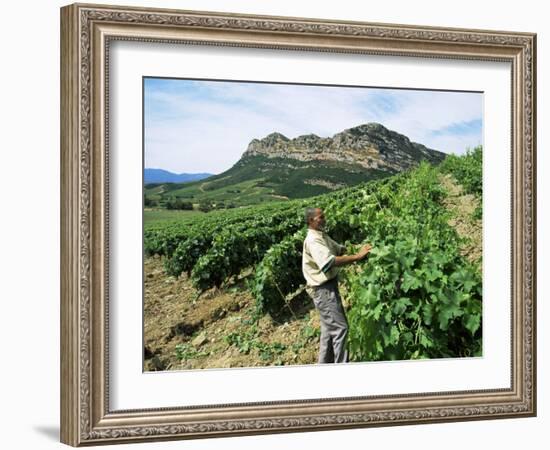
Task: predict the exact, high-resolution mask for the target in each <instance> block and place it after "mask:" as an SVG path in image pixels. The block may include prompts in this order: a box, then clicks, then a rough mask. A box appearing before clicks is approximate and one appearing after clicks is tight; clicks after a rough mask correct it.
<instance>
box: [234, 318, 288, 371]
mask: <svg viewBox="0 0 550 450" xmlns="http://www.w3.org/2000/svg"><path fill="white" fill-rule="evenodd" d="M259 334H260V333H259V331H258V329H257V327H256V326H255V325H253V326H252V327H251V328H250V329H249V330H247V331H246V332H245V333H242V334H239V333H229V334H228V335H227V336H225V338H224V340H225V342H226V343H227V344H228V345H232V346H234V347H236V348H237V349H238V350H239V352H241V353H245V354H248V353H250V352H252V351H257V352H258V355H259V357H260V359H261V360H262V361H272V360H273V359H275V358H276V357H277V356H278V355H281V354H282V353H283V352H284V351H285V350H286V349H287V346H286V345H284V344H282V343H280V342H269V343H267V342H264V341H262V340H261V339H260V337H259ZM275 363H276V364H277V365H280V364H282V361H280V360H278V361H275Z"/></svg>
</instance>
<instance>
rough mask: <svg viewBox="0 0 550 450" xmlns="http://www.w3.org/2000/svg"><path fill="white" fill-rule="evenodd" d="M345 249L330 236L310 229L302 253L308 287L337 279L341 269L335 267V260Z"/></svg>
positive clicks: (303, 269) (303, 270)
mask: <svg viewBox="0 0 550 450" xmlns="http://www.w3.org/2000/svg"><path fill="white" fill-rule="evenodd" d="M345 249H346V247H345V246H343V245H340V244H338V243H337V242H336V241H334V240H332V239H331V238H330V236H329V235H328V234H326V233H324V232H322V231H318V230H312V229H311V228H309V229H308V230H307V235H306V238H305V240H304V251H303V253H302V272H303V274H304V278H305V279H306V283H307V286H308V287H311V286H319V285H321V284H323V283H325V282H327V281H329V280H332V279H333V278H334V277H336V275H338V271H339V270H340V269H339V268H338V267H336V266H335V265H334V260H335V258H336V256H340V255H342V254H343V253H344V251H345Z"/></svg>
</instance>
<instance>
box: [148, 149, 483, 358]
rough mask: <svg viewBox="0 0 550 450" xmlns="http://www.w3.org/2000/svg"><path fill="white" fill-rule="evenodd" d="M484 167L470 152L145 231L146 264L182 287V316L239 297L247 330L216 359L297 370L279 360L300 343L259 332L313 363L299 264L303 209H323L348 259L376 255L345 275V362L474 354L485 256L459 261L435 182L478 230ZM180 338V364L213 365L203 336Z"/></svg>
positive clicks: (460, 246) (308, 306)
mask: <svg viewBox="0 0 550 450" xmlns="http://www.w3.org/2000/svg"><path fill="white" fill-rule="evenodd" d="M481 164H482V150H481V148H475V149H473V150H471V151H468V153H467V154H466V155H464V156H461V157H457V156H449V157H447V158H446V159H445V160H444V162H443V163H441V164H440V165H439V166H431V165H429V164H427V163H422V164H421V165H420V166H418V167H417V168H415V169H413V170H410V171H407V172H403V173H401V174H398V175H394V176H392V177H389V178H385V179H381V180H376V181H371V182H368V183H364V184H361V185H357V186H354V187H352V188H346V189H341V190H338V191H335V192H333V193H329V194H324V195H321V196H317V197H313V198H309V199H306V200H292V201H286V202H277V203H270V204H266V205H264V206H251V207H243V208H235V209H232V210H227V211H220V212H212V213H209V214H203V215H198V216H193V217H189V218H188V219H186V220H185V221H180V222H177V221H166V222H163V223H162V222H159V223H154V224H151V225H150V226H149V225H146V227H145V232H144V249H145V254H146V260H152V259H153V258H156V260H158V261H159V262H162V271H163V274H162V276H163V277H165V278H166V279H177V280H182V282H185V283H186V284H185V286H187V287H186V289H188V292H189V295H188V296H187V300H186V301H187V303H188V304H186V305H185V308H186V309H185V310H186V311H190V312H189V314H191V311H192V310H193V308H204V307H206V306H207V304H208V302H211V301H212V298H213V297H215V295H216V293H220V295H221V294H222V293H223V295H226V296H227V295H232V294H231V293H234V294H233V295H234V297H235V298H237V297H238V298H239V299H240V300H239V302H237V303H234V304H235V305H237V304H238V305H239V306H234V307H232V308H233V309H234V310H235V311H237V310H240V309H243V308H245V309H246V308H248V309H247V316H246V317H247V318H246V323H245V325H246V327H245V328H242V329H240V330H237V329H236V330H235V331H233V332H230V333H227V332H226V333H225V335H224V336H223V339H221V338H220V339H221V340H222V341H223V345H220V351H227V349H233V350H235V351H236V352H237V353H239V354H252V353H253V354H256V355H258V358H259V360H260V361H261V362H262V363H263V364H278V363H281V364H290V363H293V362H294V363H297V362H299V361H301V360H300V359H297V358H296V356H294V360H292V358H290V359H291V360H290V361H289V360H285V358H283V356H282V355H285V354H287V353H289V352H290V351H291V350H290V347H292V349H293V350H292V351H294V352H295V353H296V352H299V351H300V349H299V348H298V347H296V345H297V344H296V342H295V343H294V344H293V345H291V344H289V343H281V342H278V341H276V340H275V338H274V335H275V331H272V332H271V333H272V335H271V338H270V337H269V336H265V335H263V334H262V332H261V328H262V327H261V326H260V325H259V324H265V322H266V321H270V322H272V323H273V327H276V326H277V325H278V324H286V326H287V327H288V328H289V329H290V328H292V327H295V328H296V330H297V331H296V333H298V334H297V336H299V337H300V339H301V341H300V342H302V344H303V345H304V346H309V347H311V349H312V350H313V351H312V352H311V351H310V353H312V354H315V353H316V351H317V346H318V342H317V340H318V337H317V336H318V329H316V327H315V326H312V322H311V321H309V322H307V323H306V322H305V321H304V320H303V318H304V317H305V316H304V311H311V310H312V302H311V300H309V298H308V297H307V295H306V294H305V292H304V286H303V284H304V279H303V276H302V271H301V254H302V245H303V240H304V237H305V233H306V226H305V223H304V217H303V215H304V209H305V208H306V207H308V206H314V207H319V208H322V209H323V210H324V212H325V216H326V218H327V224H326V231H327V233H328V234H329V235H330V236H331V237H332V238H333V239H335V240H336V241H338V242H341V243H343V244H345V245H346V247H347V248H348V253H354V252H355V251H356V250H357V249H358V247H359V246H360V245H361V244H362V243H370V244H372V246H373V250H372V251H371V253H370V255H369V257H368V258H367V259H366V260H365V261H363V262H361V263H359V264H355V265H352V266H347V267H346V268H345V269H344V270H342V271H341V274H340V289H341V293H342V296H343V298H344V302H345V307H346V310H347V311H346V314H347V317H348V322H349V336H348V350H349V353H350V359H351V360H352V361H385V360H402V359H422V358H448V357H468V356H479V355H481V354H482V348H481V342H482V340H481V335H482V320H481V319H482V273H481V258H480V257H479V258H472V257H471V255H468V254H464V253H465V252H464V248H465V246H466V244H467V241H468V237H467V236H463V235H461V234H459V233H458V232H457V230H456V229H455V227H453V226H452V224H451V223H452V221H451V219H452V216H453V212H452V211H450V210H449V209H448V208H447V207H446V197H447V196H448V192H447V190H446V189H445V188H444V187H443V184H442V182H441V180H442V179H443V177H451V178H452V180H453V183H456V185H458V186H459V187H460V188H461V189H462V191H463V192H464V194H469V195H470V197H472V198H473V199H474V201H475V205H476V206H475V208H474V209H475V212H474V214H472V215H471V217H469V218H468V220H471V221H477V222H478V223H480V219H481V196H482V177H481V173H482V172H481ZM159 276H160V275H159ZM172 277H174V278H172ZM146 296H147V291H146ZM245 299H248V300H245ZM146 301H147V300H146ZM228 302H229V303H231V302H230V301H229V300H228ZM231 304H232V305H233V303H231ZM180 309H181V307H180ZM230 310H231V308H229V310H227V308H226V310H224V311H225V312H224V313H223V314H222V316H224V317H225V315H226V314H228V311H229V314H231V311H230ZM146 313H147V312H146ZM184 319H185V317H180V320H184ZM212 321H213V319H212ZM300 321H302V322H303V323H302V324H300ZM202 325H203V326H204V320H203V322H202ZM184 328H185V327H183V328H181V327H180V329H179V331H178V328H177V327H176V328H173V329H172V332H171V335H170V337H171V338H174V339H176V341H177V345H176V347H175V355H176V357H177V359H178V360H180V361H185V360H190V359H193V358H195V359H201V358H202V359H207V358H208V357H209V356H211V355H210V354H209V352H208V351H205V350H204V342H206V341H204V339H201V338H200V337H201V336H203V335H204V330H202V329H201V327H200V326H197V327H195V328H193V329H191V330H185V329H184ZM275 329H276V328H273V330H275ZM174 330H175V331H174ZM182 330H183V331H182ZM287 331H288V330H287ZM205 339H206V338H205ZM201 340H202V341H204V342H201ZM224 349H225V350H224ZM146 353H147V350H146ZM153 353H154V352H153Z"/></svg>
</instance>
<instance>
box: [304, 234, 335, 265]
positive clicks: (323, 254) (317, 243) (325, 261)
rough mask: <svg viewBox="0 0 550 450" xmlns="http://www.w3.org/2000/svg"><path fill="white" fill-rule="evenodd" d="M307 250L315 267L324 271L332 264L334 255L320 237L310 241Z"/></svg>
mask: <svg viewBox="0 0 550 450" xmlns="http://www.w3.org/2000/svg"><path fill="white" fill-rule="evenodd" d="M309 251H310V253H311V257H312V258H313V261H315V264H317V267H319V269H321V271H322V272H324V273H326V272H328V271H329V270H330V268H331V267H332V266H333V265H334V260H335V255H334V254H332V253H331V251H330V249H329V248H328V246H327V244H326V242H325V241H324V240H323V239H321V238H316V239H313V240H312V241H310V245H309Z"/></svg>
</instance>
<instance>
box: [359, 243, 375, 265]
mask: <svg viewBox="0 0 550 450" xmlns="http://www.w3.org/2000/svg"><path fill="white" fill-rule="evenodd" d="M371 249H372V245H370V244H365V245H363V247H361V249H360V250H359V252H357V254H356V256H357V260H358V261H361V260H362V259H365V258H366V257H367V255H368V254H369V252H370V251H371Z"/></svg>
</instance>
